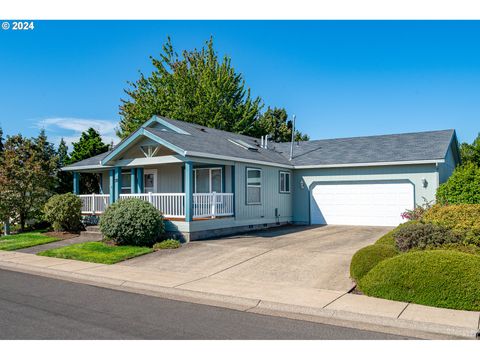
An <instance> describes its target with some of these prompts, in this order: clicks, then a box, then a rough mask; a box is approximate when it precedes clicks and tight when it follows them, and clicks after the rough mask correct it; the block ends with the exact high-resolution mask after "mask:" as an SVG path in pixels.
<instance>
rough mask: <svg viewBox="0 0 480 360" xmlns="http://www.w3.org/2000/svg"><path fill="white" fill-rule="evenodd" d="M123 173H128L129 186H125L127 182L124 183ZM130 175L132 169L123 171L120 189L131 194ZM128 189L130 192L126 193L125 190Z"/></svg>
mask: <svg viewBox="0 0 480 360" xmlns="http://www.w3.org/2000/svg"><path fill="white" fill-rule="evenodd" d="M123 175H128V181H127V185H128V186H125V184H124V181H123ZM130 176H131V172H130V171H122V188H121V189H120V190H121V192H122V194H131V193H132V181H131V179H130ZM127 189H128V190H130V192H129V193H124V192H123V190H127Z"/></svg>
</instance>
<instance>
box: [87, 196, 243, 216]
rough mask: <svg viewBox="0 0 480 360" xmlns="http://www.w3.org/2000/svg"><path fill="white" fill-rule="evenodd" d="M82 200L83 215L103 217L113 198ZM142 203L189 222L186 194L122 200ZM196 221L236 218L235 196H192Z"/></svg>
mask: <svg viewBox="0 0 480 360" xmlns="http://www.w3.org/2000/svg"><path fill="white" fill-rule="evenodd" d="M79 197H80V199H81V200H82V214H83V215H101V214H102V213H103V212H104V211H105V209H106V208H107V207H108V206H109V205H110V195H108V194H107V195H105V194H90V195H79ZM132 198H135V199H141V200H143V201H146V202H149V203H150V204H152V205H153V206H154V207H155V208H156V209H157V210H159V211H160V212H161V213H162V214H163V216H164V217H165V218H166V219H169V220H176V221H179V220H180V221H181V220H185V217H186V207H185V198H186V194H185V193H151V192H149V193H136V194H120V196H119V200H123V199H132ZM192 200H193V201H192V205H193V206H192V208H193V209H192V210H193V214H192V218H193V220H199V219H215V218H217V217H226V216H233V215H234V204H233V201H234V196H233V193H216V192H212V193H194V194H192Z"/></svg>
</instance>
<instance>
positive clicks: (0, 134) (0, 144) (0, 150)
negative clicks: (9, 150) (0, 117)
mask: <svg viewBox="0 0 480 360" xmlns="http://www.w3.org/2000/svg"><path fill="white" fill-rule="evenodd" d="M3 141H4V139H3V129H2V128H1V127H0V158H1V157H2V154H3Z"/></svg>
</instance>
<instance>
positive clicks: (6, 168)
mask: <svg viewBox="0 0 480 360" xmlns="http://www.w3.org/2000/svg"><path fill="white" fill-rule="evenodd" d="M43 155H44V154H42V151H41V147H40V146H39V145H38V143H37V141H36V140H35V139H34V140H30V139H27V138H24V137H22V136H21V135H15V136H8V137H7V140H6V142H5V145H4V152H3V157H2V158H1V159H0V161H1V163H0V193H1V194H2V198H1V202H2V205H1V206H0V208H1V209H0V210H1V211H3V214H2V215H3V216H4V217H6V218H14V219H15V220H17V221H18V222H19V224H20V228H21V229H22V230H24V229H25V224H26V221H27V220H29V219H35V218H38V217H39V216H40V214H41V212H42V208H43V205H44V204H45V202H46V200H47V199H48V197H49V196H50V195H51V194H52V188H51V184H52V179H51V178H52V173H53V172H54V169H55V162H56V159H55V157H54V158H53V159H46V158H45V157H44V156H43Z"/></svg>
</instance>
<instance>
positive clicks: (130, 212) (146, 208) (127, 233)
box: [99, 199, 164, 246]
mask: <svg viewBox="0 0 480 360" xmlns="http://www.w3.org/2000/svg"><path fill="white" fill-rule="evenodd" d="M99 225H100V231H101V232H102V234H103V235H104V236H105V238H107V239H108V240H112V241H113V242H115V243H116V244H117V245H136V246H152V245H153V244H154V243H155V242H156V241H157V239H158V237H159V236H160V235H161V234H162V233H163V231H164V227H163V217H162V215H161V214H160V212H159V211H158V210H157V209H155V207H154V206H153V205H152V204H150V203H148V202H146V201H143V200H140V199H125V200H120V201H118V202H116V203H114V204H112V205H110V206H109V207H107V209H106V210H105V212H104V213H103V215H102V216H101V218H100V223H99Z"/></svg>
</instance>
